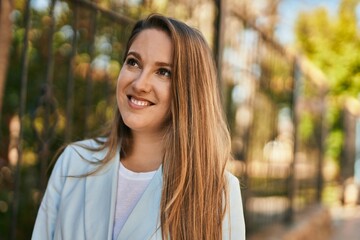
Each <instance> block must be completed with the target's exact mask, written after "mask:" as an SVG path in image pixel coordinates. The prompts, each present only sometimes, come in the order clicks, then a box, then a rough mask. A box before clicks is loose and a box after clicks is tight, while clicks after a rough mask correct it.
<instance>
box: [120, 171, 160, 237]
mask: <svg viewBox="0 0 360 240" xmlns="http://www.w3.org/2000/svg"><path fill="white" fill-rule="evenodd" d="M161 190H162V167H160V168H159V169H158V170H157V172H156V173H155V175H154V177H153V179H152V180H151V181H150V183H149V185H148V187H147V188H146V190H145V192H144V193H143V195H142V196H141V198H140V200H139V202H138V203H137V204H136V206H135V208H134V209H133V211H132V212H131V214H130V216H129V218H128V219H127V221H126V222H125V224H124V226H123V228H122V230H121V231H120V234H119V236H118V238H117V239H118V240H120V239H134V240H143V239H149V238H150V237H153V236H155V234H156V233H155V232H156V231H157V230H159V226H160V225H159V223H160V219H159V217H160V216H159V213H160V199H161Z"/></svg>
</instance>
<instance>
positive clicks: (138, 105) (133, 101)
mask: <svg viewBox="0 0 360 240" xmlns="http://www.w3.org/2000/svg"><path fill="white" fill-rule="evenodd" d="M127 98H128V103H129V105H130V107H131V108H134V109H144V108H147V107H150V106H152V105H154V103H153V102H151V101H149V100H147V99H145V98H141V97H137V96H133V95H127Z"/></svg>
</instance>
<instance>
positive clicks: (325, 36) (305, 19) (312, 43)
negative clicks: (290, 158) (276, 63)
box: [295, 0, 360, 163]
mask: <svg viewBox="0 0 360 240" xmlns="http://www.w3.org/2000/svg"><path fill="white" fill-rule="evenodd" d="M359 3H360V1H359V0H342V1H341V2H340V5H339V9H338V12H337V15H336V16H335V17H331V16H330V15H329V13H328V11H327V10H326V9H325V8H317V9H315V10H314V11H312V12H303V13H301V14H300V15H299V16H298V19H297V22H296V26H295V33H296V40H297V42H296V44H297V47H298V49H299V50H300V51H301V52H302V53H303V54H304V55H306V56H307V57H308V58H309V59H310V60H311V61H312V62H314V63H315V65H317V66H318V67H319V68H320V69H321V70H322V71H323V72H324V73H325V74H326V75H327V77H328V79H329V85H330V89H329V94H328V97H327V99H328V106H329V114H328V118H327V120H328V125H329V137H328V141H327V143H326V145H327V146H326V153H325V154H326V156H327V157H328V158H331V159H333V160H336V161H337V162H338V163H339V159H340V155H341V149H342V145H343V129H342V120H341V119H342V118H341V109H342V107H343V105H344V103H345V99H346V97H347V96H352V97H358V96H357V95H358V93H359V92H360V34H359V30H358V25H357V24H358V22H357V17H356V7H357V6H358V5H359Z"/></svg>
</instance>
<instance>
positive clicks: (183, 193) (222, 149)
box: [100, 14, 231, 240]
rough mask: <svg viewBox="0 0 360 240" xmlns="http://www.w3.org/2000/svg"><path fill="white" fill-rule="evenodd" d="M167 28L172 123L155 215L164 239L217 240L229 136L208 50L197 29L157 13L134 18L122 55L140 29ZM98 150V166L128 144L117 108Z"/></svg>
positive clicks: (223, 203)
mask: <svg viewBox="0 0 360 240" xmlns="http://www.w3.org/2000/svg"><path fill="white" fill-rule="evenodd" d="M149 28H155V29H159V30H162V31H164V32H166V33H167V34H168V35H169V36H170V38H171V40H172V43H173V47H174V54H173V56H174V59H173V68H172V83H171V84H172V87H171V91H172V96H173V99H172V103H171V122H170V123H169V126H168V129H167V131H166V137H165V139H164V145H165V154H164V158H163V189H162V196H161V204H160V220H161V226H160V227H161V231H162V237H163V239H167V238H168V237H170V238H171V239H173V240H186V239H189V240H194V239H206V240H211V239H214V240H215V239H216V240H218V239H221V237H222V220H223V218H224V215H225V211H226V208H227V184H226V179H225V175H224V172H225V164H226V161H227V160H228V159H229V158H230V157H231V155H230V145H231V144H230V136H229V131H228V128H227V125H226V122H225V120H224V115H223V112H222V105H221V101H220V96H219V90H218V86H217V75H216V69H215V64H214V61H213V57H212V53H211V50H210V48H209V46H208V45H207V43H206V41H205V40H204V37H203V36H202V34H201V33H200V32H199V31H197V30H196V29H193V28H191V27H189V26H187V25H186V24H184V23H182V22H180V21H177V20H175V19H172V18H167V17H164V16H161V15H158V14H153V15H150V16H149V17H148V18H146V19H145V20H140V21H139V22H137V23H136V25H135V27H134V28H133V31H132V33H131V36H130V38H129V40H128V43H127V47H126V51H125V56H126V54H127V52H128V50H129V47H130V46H131V44H132V42H133V41H134V39H135V38H136V37H137V36H138V34H139V33H140V32H141V31H143V30H144V29H149ZM106 136H107V138H106V140H105V141H104V142H102V144H101V147H100V149H105V148H109V151H108V153H107V155H106V157H105V159H104V160H103V161H102V163H103V164H102V166H104V164H106V163H107V162H109V161H110V160H111V159H112V158H113V156H114V155H115V153H116V151H117V146H118V145H119V144H120V145H121V149H122V151H124V150H127V151H128V150H129V148H131V131H130V130H129V128H128V127H127V126H126V125H125V124H124V123H123V121H122V119H121V116H120V113H119V110H118V109H117V108H116V113H115V118H114V121H113V123H112V125H111V126H110V128H109V130H108V132H107V134H106Z"/></svg>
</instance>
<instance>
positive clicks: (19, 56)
mask: <svg viewBox="0 0 360 240" xmlns="http://www.w3.org/2000/svg"><path fill="white" fill-rule="evenodd" d="M215 2H216V3H217V4H220V5H221V1H215ZM111 9H112V10H114V9H117V11H111V10H108V8H102V7H99V6H98V5H96V4H95V3H93V2H89V1H86V0H72V1H65V0H57V1H56V0H51V1H50V2H49V6H48V7H47V8H44V9H40V10H39V9H38V10H36V11H35V10H34V9H32V8H31V7H30V1H29V0H28V1H26V6H25V8H24V9H23V11H21V12H15V13H14V16H13V17H14V19H15V21H17V22H18V23H17V24H16V26H18V27H17V28H14V30H13V36H14V37H13V38H14V41H13V44H12V51H11V56H10V61H11V63H10V68H9V71H8V72H9V74H8V83H7V88H6V93H5V102H4V106H3V109H2V110H3V113H2V123H1V128H2V139H1V149H2V151H3V152H2V154H1V158H2V160H1V161H0V168H1V174H0V186H1V188H0V226H1V229H4V233H2V236H0V238H2V237H3V236H5V238H7V237H6V236H9V237H10V238H11V239H27V238H29V236H30V234H31V231H32V227H33V222H34V218H35V215H36V212H37V207H38V204H39V202H40V200H41V197H42V193H43V191H44V189H45V186H46V182H47V178H48V174H49V171H48V166H49V165H50V161H51V158H52V157H53V155H54V153H55V151H56V149H57V148H58V147H59V146H61V145H62V144H64V143H68V142H71V141H74V140H77V139H82V138H84V137H89V136H91V135H92V133H93V132H94V131H95V130H97V129H99V128H101V126H102V125H103V124H104V122H106V120H108V119H110V118H111V115H112V110H113V104H114V99H113V96H114V90H115V84H116V78H117V75H118V73H119V70H120V67H121V58H122V51H123V49H124V48H123V44H124V40H125V39H126V37H127V36H128V34H129V30H130V29H129V26H132V23H133V22H134V20H133V19H131V18H129V17H127V16H124V15H121V14H118V13H116V12H122V10H121V9H119V6H117V5H114V6H112V8H111ZM222 11H223V10H222ZM224 11H225V10H224ZM226 11H227V10H226ZM219 19H221V21H223V22H221V23H220V24H217V26H218V27H219V28H221V29H216V31H215V32H217V33H221V34H222V36H223V39H218V40H217V41H216V42H217V44H221V46H215V48H216V49H218V50H219V51H220V52H221V53H222V54H220V56H219V58H218V59H219V60H220V61H221V63H220V64H219V66H221V69H220V70H221V71H220V72H221V73H222V86H223V89H222V91H223V96H224V104H225V106H226V112H227V115H228V120H229V125H230V128H231V133H232V139H233V152H234V156H235V158H236V160H235V161H234V162H231V163H229V169H231V170H232V171H233V172H234V173H235V174H236V175H238V176H239V178H240V179H241V182H242V191H243V200H244V207H245V217H246V224H247V230H248V233H250V234H251V232H253V231H255V230H258V229H260V228H262V227H264V226H266V225H267V224H269V223H272V222H274V221H284V222H291V220H292V218H293V215H294V213H296V212H298V211H301V210H303V209H304V208H306V206H308V205H311V204H313V203H316V202H318V201H320V194H321V188H322V179H321V172H320V171H321V164H322V142H323V141H322V140H323V138H324V132H325V130H326V129H324V125H323V118H324V116H323V114H324V113H325V110H326V106H325V105H324V94H325V93H326V86H325V85H324V84H323V81H322V78H323V77H322V76H321V74H319V73H318V72H317V71H316V70H314V69H313V68H312V67H311V66H310V67H309V66H308V64H307V62H305V61H304V60H302V59H299V58H297V57H296V56H293V55H291V54H289V53H288V51H286V49H284V48H283V47H282V46H281V45H280V44H278V43H277V42H276V41H275V40H274V39H273V38H272V37H271V36H269V35H268V34H266V33H265V32H264V31H263V30H262V29H259V28H258V27H257V26H256V25H255V24H254V21H253V20H254V19H251V18H249V17H245V16H243V15H242V14H241V13H240V12H236V11H232V12H222V16H221V18H219ZM19 79H21V83H20V82H19ZM19 91H20V94H19ZM39 176H40V177H39ZM20 226H21V228H20ZM9 227H10V228H11V230H10V229H9Z"/></svg>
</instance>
